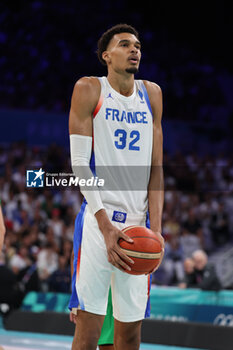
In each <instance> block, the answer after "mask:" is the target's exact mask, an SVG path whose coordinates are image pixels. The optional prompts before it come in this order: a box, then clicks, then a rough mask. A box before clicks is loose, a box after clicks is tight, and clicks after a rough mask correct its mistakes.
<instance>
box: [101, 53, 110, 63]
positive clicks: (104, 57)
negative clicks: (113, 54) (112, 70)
mask: <svg viewBox="0 0 233 350" xmlns="http://www.w3.org/2000/svg"><path fill="white" fill-rule="evenodd" d="M102 58H103V60H104V61H105V62H106V64H108V63H110V55H109V52H108V51H104V52H103V53H102Z"/></svg>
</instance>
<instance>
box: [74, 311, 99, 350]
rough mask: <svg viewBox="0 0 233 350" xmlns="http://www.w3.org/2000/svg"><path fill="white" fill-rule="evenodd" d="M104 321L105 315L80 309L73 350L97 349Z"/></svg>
mask: <svg viewBox="0 0 233 350" xmlns="http://www.w3.org/2000/svg"><path fill="white" fill-rule="evenodd" d="M103 322H104V316H103V315H96V314H92V313H90V312H86V311H82V310H78V314H77V318H76V327H75V333H74V339H73V343H72V350H96V348H97V343H98V339H99V337H100V333H101V328H102V325H103Z"/></svg>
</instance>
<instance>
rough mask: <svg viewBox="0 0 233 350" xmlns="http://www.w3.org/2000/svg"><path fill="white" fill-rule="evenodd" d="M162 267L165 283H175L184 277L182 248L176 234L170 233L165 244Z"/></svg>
mask: <svg viewBox="0 0 233 350" xmlns="http://www.w3.org/2000/svg"><path fill="white" fill-rule="evenodd" d="M162 268H163V270H164V282H165V284H166V285H172V284H176V283H177V282H181V281H182V280H183V279H184V269H183V249H182V245H181V243H180V239H179V236H178V235H172V236H171V237H170V239H169V241H168V242H166V244H165V255H164V259H163V262H162Z"/></svg>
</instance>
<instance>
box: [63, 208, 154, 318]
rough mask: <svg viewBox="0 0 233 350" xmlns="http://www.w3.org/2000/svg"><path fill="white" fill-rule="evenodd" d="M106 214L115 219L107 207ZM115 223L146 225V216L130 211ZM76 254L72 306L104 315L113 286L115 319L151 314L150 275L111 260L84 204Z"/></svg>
mask: <svg viewBox="0 0 233 350" xmlns="http://www.w3.org/2000/svg"><path fill="white" fill-rule="evenodd" d="M107 214H108V216H109V218H110V219H112V217H113V211H111V210H107ZM112 223H113V224H114V225H115V226H117V227H118V228H119V229H123V228H124V227H127V226H130V225H140V226H145V223H146V217H145V216H141V217H139V216H138V215H130V214H128V213H127V217H126V221H125V222H124V223H120V222H115V221H112ZM74 256H75V258H74V275H73V279H72V296H71V300H70V304H69V308H70V309H72V308H78V309H81V310H85V311H88V312H91V313H94V314H98V315H105V314H106V310H107V302H108V293H109V287H110V285H111V289H112V303H113V316H114V318H115V319H117V320H119V321H121V322H134V321H139V320H142V319H143V318H144V317H148V315H149V310H148V308H147V306H148V307H149V305H148V304H149V303H148V300H149V290H150V277H149V276H146V275H140V276H135V275H129V274H127V273H125V272H122V271H120V270H119V269H117V268H116V267H114V266H113V265H112V264H110V263H109V262H108V259H107V251H106V245H105V241H104V238H103V235H102V233H101V232H100V230H99V228H98V224H97V220H96V218H95V216H94V215H92V214H91V213H90V211H89V209H88V206H86V207H85V205H84V204H83V205H82V208H81V211H80V213H79V214H78V216H77V219H76V223H75V233H74Z"/></svg>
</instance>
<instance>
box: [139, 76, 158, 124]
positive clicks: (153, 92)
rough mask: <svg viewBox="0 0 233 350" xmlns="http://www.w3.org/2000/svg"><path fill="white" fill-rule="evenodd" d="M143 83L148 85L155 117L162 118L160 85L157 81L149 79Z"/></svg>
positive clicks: (147, 88)
mask: <svg viewBox="0 0 233 350" xmlns="http://www.w3.org/2000/svg"><path fill="white" fill-rule="evenodd" d="M143 83H144V85H145V87H146V90H147V93H148V96H149V100H150V104H151V108H152V112H153V115H154V117H156V118H158V120H161V117H162V90H161V88H160V86H159V85H158V84H156V83H153V82H151V81H148V80H143Z"/></svg>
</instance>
